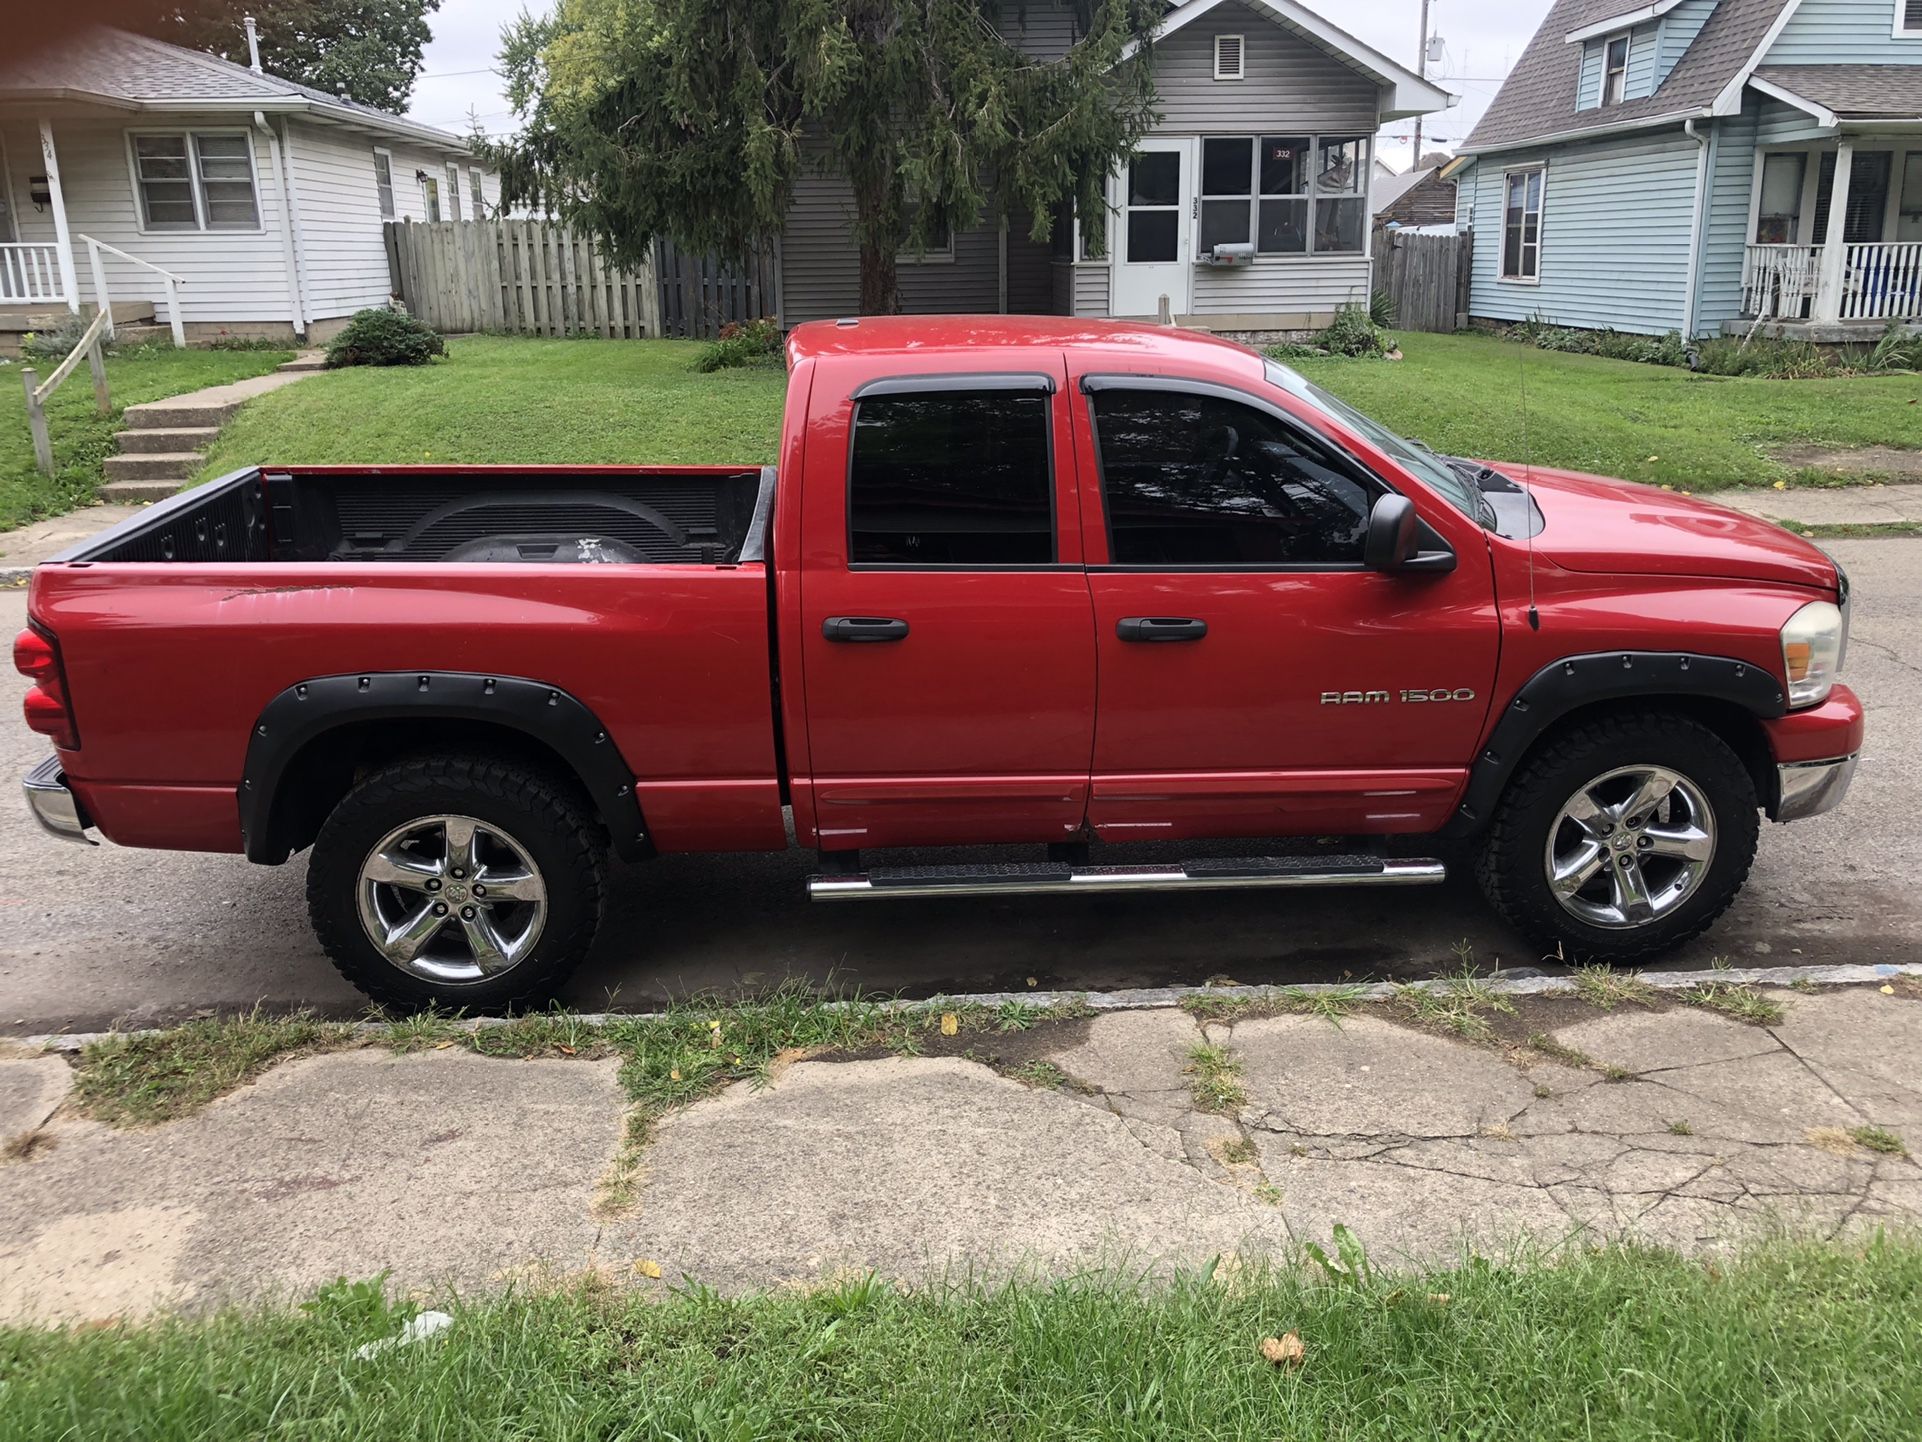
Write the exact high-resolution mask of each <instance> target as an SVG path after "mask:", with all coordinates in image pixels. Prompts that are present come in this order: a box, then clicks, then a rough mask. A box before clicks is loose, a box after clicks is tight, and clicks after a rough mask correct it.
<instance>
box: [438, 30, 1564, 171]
mask: <svg viewBox="0 0 1922 1442" xmlns="http://www.w3.org/2000/svg"><path fill="white" fill-rule="evenodd" d="M547 3H548V0H442V3H441V8H440V10H439V12H438V13H437V14H435V15H433V16H432V17H431V21H432V24H433V27H434V39H433V43H432V44H430V45H429V46H428V47H427V56H426V65H425V66H424V67H423V69H422V73H421V77H420V80H419V82H418V83H417V84H416V85H415V87H414V104H413V108H412V110H411V111H410V112H409V113H410V114H411V115H412V116H413V117H414V118H415V119H416V120H422V121H425V122H426V123H427V124H429V125H439V126H442V127H445V128H446V129H450V130H462V131H464V130H466V129H467V117H468V113H469V111H470V110H471V111H472V112H473V113H475V114H477V115H478V116H479V117H480V123H481V126H482V128H483V129H485V130H487V131H488V132H489V133H490V134H497V135H498V134H503V133H505V132H508V131H511V130H512V129H513V128H514V116H513V114H512V113H511V112H510V111H509V110H508V108H507V101H506V99H505V98H504V97H503V96H502V95H501V92H500V78H499V77H498V76H497V75H495V74H494V73H493V70H492V66H493V63H494V54H495V51H496V50H498V49H499V47H500V32H501V27H502V26H503V25H505V24H507V23H508V22H509V21H511V20H512V19H513V18H514V17H515V16H516V15H518V14H519V13H520V12H521V10H522V9H524V8H526V7H527V5H528V4H533V5H534V6H536V7H538V8H543V9H544V8H545V7H546V4H547ZM1308 3H1309V4H1310V5H1311V7H1312V8H1315V9H1317V10H1319V11H1320V12H1321V13H1322V14H1324V15H1326V16H1327V17H1328V18H1329V19H1330V20H1332V21H1334V22H1335V23H1336V24H1337V25H1340V26H1342V27H1343V28H1344V29H1346V30H1348V31H1350V32H1351V33H1352V34H1354V35H1356V36H1358V37H1360V38H1361V39H1362V40H1365V41H1367V42H1368V43H1369V44H1370V45H1372V46H1374V47H1375V48H1376V49H1377V50H1380V51H1382V52H1383V53H1384V54H1387V55H1389V56H1391V57H1392V58H1394V59H1396V60H1399V61H1401V62H1402V63H1403V64H1404V65H1409V66H1412V65H1413V64H1414V63H1415V56H1416V53H1417V51H1418V49H1419V46H1418V44H1417V39H1416V37H1417V35H1418V33H1419V31H1420V29H1421V0H1339V3H1337V0H1308ZM1548 4H1549V0H1430V4H1429V12H1428V23H1429V29H1430V31H1431V33H1433V34H1436V35H1439V36H1441V38H1442V45H1443V53H1442V60H1441V64H1440V65H1439V67H1436V66H1431V67H1430V69H1429V74H1430V76H1431V77H1432V78H1437V79H1439V80H1440V82H1441V84H1442V85H1443V86H1444V88H1446V89H1448V90H1451V91H1453V92H1454V93H1455V94H1457V95H1459V96H1461V104H1459V105H1458V106H1456V107H1455V108H1454V109H1453V110H1448V111H1444V112H1442V113H1441V114H1439V115H1432V116H1430V117H1428V118H1427V120H1426V121H1424V122H1423V123H1424V125H1425V127H1426V134H1425V138H1424V143H1423V149H1428V148H1429V145H1430V143H1431V142H1432V143H1433V144H1437V145H1440V146H1442V147H1443V148H1452V147H1453V146H1454V145H1456V144H1458V143H1459V142H1460V141H1461V140H1462V139H1463V138H1464V137H1465V136H1467V134H1468V132H1469V131H1470V130H1472V129H1473V128H1474V125H1475V122H1476V120H1478V119H1479V118H1480V117H1481V113H1482V111H1483V110H1485V109H1486V108H1487V106H1488V102H1489V101H1490V100H1492V99H1494V98H1495V91H1496V89H1497V88H1498V87H1499V86H1500V85H1501V81H1502V77H1503V76H1504V75H1506V74H1507V73H1508V68H1509V66H1511V65H1513V64H1514V63H1515V57H1516V56H1518V55H1519V54H1521V50H1522V47H1523V46H1524V45H1526V44H1527V43H1528V37H1529V36H1530V35H1532V34H1533V33H1534V31H1535V26H1536V25H1537V24H1539V23H1540V22H1541V18H1542V16H1543V15H1544V14H1546V13H1547V11H1548ZM1413 131H1414V124H1413V122H1412V121H1397V122H1396V123H1395V124H1393V125H1391V126H1389V127H1388V131H1387V137H1388V138H1387V139H1385V140H1384V142H1383V144H1382V146H1381V156H1382V159H1384V160H1386V161H1387V162H1388V163H1389V164H1390V165H1392V166H1394V167H1395V169H1397V170H1401V169H1405V168H1406V167H1407V165H1408V164H1409V162H1410V161H1411V160H1412V159H1413V156H1412V155H1411V154H1410V150H1411V143H1412V140H1413Z"/></svg>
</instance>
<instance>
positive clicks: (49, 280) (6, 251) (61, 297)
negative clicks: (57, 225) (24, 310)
mask: <svg viewBox="0 0 1922 1442" xmlns="http://www.w3.org/2000/svg"><path fill="white" fill-rule="evenodd" d="M66 300H67V294H66V292H65V291H64V290H62V289H61V287H60V247H59V246H57V245H55V244H54V243H53V242H52V241H44V242H43V241H33V242H30V243H19V242H12V241H9V242H7V243H6V244H4V245H0V305H19V304H26V305H40V304H43V303H46V302H59V303H61V304H65V303H66Z"/></svg>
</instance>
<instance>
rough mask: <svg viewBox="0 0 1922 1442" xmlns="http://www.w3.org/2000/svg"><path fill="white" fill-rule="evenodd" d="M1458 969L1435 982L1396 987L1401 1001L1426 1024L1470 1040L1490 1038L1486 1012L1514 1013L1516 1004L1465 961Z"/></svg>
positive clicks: (1511, 1014) (1396, 995)
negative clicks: (1477, 973) (1451, 974)
mask: <svg viewBox="0 0 1922 1442" xmlns="http://www.w3.org/2000/svg"><path fill="white" fill-rule="evenodd" d="M1458 954H1460V955H1463V956H1464V964H1463V966H1462V969H1461V970H1460V971H1459V972H1456V973H1455V974H1454V975H1453V976H1445V977H1442V978H1440V979H1438V980H1435V981H1429V982H1412V983H1410V984H1408V985H1406V986H1397V987H1396V988H1395V1000H1396V1001H1398V1002H1400V1003H1401V1004H1402V1005H1403V1006H1404V1007H1406V1008H1407V1009H1408V1011H1409V1012H1410V1013H1411V1014H1412V1015H1413V1016H1414V1018H1415V1020H1417V1021H1419V1022H1421V1023H1422V1024H1423V1025H1425V1026H1438V1027H1441V1028H1443V1029H1444V1030H1447V1031H1452V1032H1454V1033H1455V1034H1456V1035H1457V1036H1460V1037H1464V1038H1466V1039H1467V1040H1469V1041H1490V1040H1492V1039H1493V1038H1494V1034H1495V1032H1494V1028H1493V1027H1492V1026H1490V1025H1489V1022H1488V1017H1487V1015H1486V1013H1488V1012H1502V1013H1505V1014H1507V1015H1510V1016H1513V1015H1514V1013H1515V1004H1514V1003H1513V1002H1511V1001H1510V1000H1509V999H1508V998H1507V997H1505V996H1503V995H1502V994H1501V993H1500V992H1498V991H1496V990H1495V989H1494V988H1493V987H1492V986H1490V985H1489V984H1488V983H1487V981H1485V980H1484V979H1483V978H1481V977H1479V976H1477V975H1476V974H1475V971H1474V968H1473V966H1472V965H1470V964H1469V963H1468V962H1467V961H1466V959H1465V958H1466V953H1458Z"/></svg>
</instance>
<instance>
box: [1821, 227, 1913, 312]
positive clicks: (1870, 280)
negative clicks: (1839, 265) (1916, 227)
mask: <svg viewBox="0 0 1922 1442" xmlns="http://www.w3.org/2000/svg"><path fill="white" fill-rule="evenodd" d="M1844 262H1845V265H1846V269H1845V270H1844V271H1843V281H1842V313H1841V316H1840V319H1842V320H1913V319H1915V318H1916V317H1918V316H1922V241H1913V240H1902V241H1884V242H1882V243H1881V244H1878V245H1851V246H1850V247H1848V250H1847V252H1846V254H1845V256H1844Z"/></svg>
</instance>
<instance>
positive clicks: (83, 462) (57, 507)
mask: <svg viewBox="0 0 1922 1442" xmlns="http://www.w3.org/2000/svg"><path fill="white" fill-rule="evenodd" d="M291 355H292V352H291V351H213V350H174V349H173V348H172V347H171V346H166V347H162V346H139V347H136V348H133V349H130V350H128V351H127V352H126V353H125V354H124V355H116V356H109V357H108V358H107V385H108V389H109V390H110V391H111V392H112V396H113V404H114V413H113V415H111V416H108V417H106V418H105V419H102V418H101V417H100V416H98V415H96V414H95V413H94V408H93V381H92V378H91V377H90V376H89V374H88V372H87V368H86V366H85V364H84V363H83V364H82V365H81V367H80V368H79V370H77V371H76V372H75V373H74V374H73V375H71V376H69V377H68V378H67V381H66V383H65V384H64V385H62V386H61V387H60V389H59V390H58V391H57V392H55V393H54V396H53V399H52V400H50V401H48V402H47V429H48V431H49V432H51V434H52V436H53V459H54V474H53V476H52V478H51V479H49V478H48V477H46V476H43V475H41V474H40V472H39V471H38V470H37V469H35V467H34V463H33V437H32V435H31V433H30V432H29V431H28V430H27V402H26V396H25V394H24V392H23V389H22V385H21V379H20V362H19V361H14V362H12V363H10V364H4V365H0V531H4V530H10V529H12V528H13V527H15V526H24V525H25V524H27V522H29V521H36V520H39V519H40V518H41V517H43V516H56V515H59V514H60V513H61V512H62V511H70V510H72V509H73V508H74V507H75V506H84V505H86V504H87V503H88V502H89V501H91V500H93V498H94V492H95V490H96V488H97V487H98V486H99V485H100V464H101V462H102V461H103V460H105V459H106V458H107V457H108V456H109V455H111V454H113V433H114V432H115V431H117V430H119V429H120V408H121V407H124V406H130V405H135V404H137V403H139V402H141V401H157V400H160V399H162V398H163V397H165V396H176V395H180V394H181V393H182V392H184V391H195V390H199V389H200V388H201V387H202V386H215V385H224V384H226V383H227V382H228V381H237V380H241V379H244V378H245V377H247V376H257V375H262V374H264V373H266V372H267V371H270V370H272V369H273V368H274V367H275V366H277V365H279V364H280V363H281V362H282V361H284V360H286V359H288V358H289V357H290V356H291ZM55 364H57V362H54V363H39V364H36V365H35V367H34V368H35V370H36V371H38V373H39V376H40V379H41V380H42V381H44V380H45V379H46V378H47V376H48V374H49V373H50V372H51V371H52V370H53V368H54V365H55Z"/></svg>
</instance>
